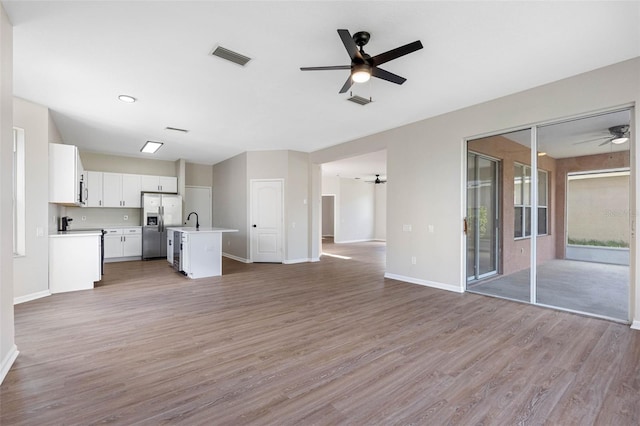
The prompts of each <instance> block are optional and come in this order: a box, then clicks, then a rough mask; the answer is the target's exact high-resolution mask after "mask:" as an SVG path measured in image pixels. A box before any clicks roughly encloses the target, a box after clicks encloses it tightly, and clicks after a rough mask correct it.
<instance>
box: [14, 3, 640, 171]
mask: <svg viewBox="0 0 640 426" xmlns="http://www.w3.org/2000/svg"><path fill="white" fill-rule="evenodd" d="M2 3H3V5H4V7H5V9H6V11H7V13H8V15H9V17H10V20H11V21H12V23H13V25H14V93H15V95H16V96H19V97H22V98H25V99H28V100H31V101H33V102H36V103H39V104H43V105H46V106H48V107H49V108H51V110H52V111H53V117H54V120H55V122H56V124H57V126H58V128H59V130H60V132H61V134H62V137H63V139H64V140H65V142H66V143H69V144H75V145H78V146H80V148H81V149H84V150H88V151H95V152H103V153H110V154H117V155H127V156H143V154H140V153H139V150H140V148H141V147H142V145H143V143H144V142H145V141H146V140H157V141H162V142H164V143H165V146H164V147H163V148H162V149H161V150H160V151H159V152H158V153H157V154H155V156H154V158H158V159H165V160H175V159H178V158H184V159H186V160H188V161H190V162H196V163H205V164H214V163H216V162H219V161H222V160H224V159H226V158H229V157H230V156H233V155H236V154H238V153H241V152H243V151H247V150H264V149H292V150H299V151H305V152H312V151H315V150H318V149H321V148H325V147H328V146H332V145H335V144H339V143H342V142H345V141H348V140H352V139H354V138H358V137H362V136H366V135H369V134H373V133H377V132H380V131H383V130H386V129H389V128H393V127H397V126H400V125H403V124H406V123H410V122H414V121H418V120H421V119H424V118H427V117H431V116H435V115H439V114H443V113H446V112H448V111H452V110H456V109H459V108H462V107H465V106H469V105H473V104H477V103H480V102H483V101H487V100H490V99H494V98H497V97H500V96H504V95H507V94H510V93H514V92H518V91H521V90H525V89H528V88H531V87H534V86H538V85H540V84H544V83H547V82H551V81H555V80H558V79H561V78H565V77H569V76H571V75H575V74H578V73H581V72H585V71H588V70H591V69H595V68H599V67H602V66H606V65H609V64H612V63H616V62H619V61H623V60H626V59H630V58H633V57H636V56H639V55H640V2H636V1H632V2H612V1H603V2H554V1H545V2H539V1H533V2H504V1H499V2H446V1H433V2H432V1H425V2H401V1H393V2H383V1H347V2H335V1H317V2H307V1H304V2H293V1H288V2H272V1H257V2H244V1H235V2H232V1H226V2H216V1H197V2H184V1H138V2H128V1H127V2H125V1H110V2H109V1H107V2H93V1H85V2H80V1H74V2H70V1H44V2H37V1H7V0H3V1H2ZM338 28H346V29H348V30H350V31H351V32H352V33H354V32H356V31H359V30H366V31H369V32H370V33H371V35H372V38H371V41H370V42H369V44H368V45H367V46H366V47H365V50H366V51H367V52H368V53H370V54H372V55H375V54H378V53H381V52H384V51H387V50H389V49H392V48H395V47H398V46H400V45H404V44H406V43H409V42H413V41H415V40H418V39H419V40H421V41H422V44H423V45H424V49H422V50H419V51H417V52H415V53H412V54H410V55H408V56H405V57H402V58H399V59H397V60H395V61H392V62H389V63H387V64H385V65H384V68H385V69H387V70H388V71H391V72H394V73H397V74H399V75H401V76H403V77H405V78H407V82H406V83H405V84H404V85H402V86H398V85H395V84H392V83H389V82H386V81H382V80H378V79H372V81H371V82H370V83H366V84H364V85H357V86H354V88H353V92H354V94H358V95H360V96H364V97H367V98H368V97H372V98H373V103H371V104H369V105H366V106H360V105H356V104H354V103H351V102H347V101H346V98H347V94H343V95H340V94H338V90H339V89H340V87H341V86H342V84H343V83H344V81H345V79H346V77H347V72H346V71H318V72H301V71H300V70H299V68H300V67H301V66H318V65H341V64H348V63H349V60H348V56H347V53H346V51H345V49H344V47H343V45H342V43H341V42H340V39H339V37H338V35H337V33H336V30H337V29H338ZM218 45H220V46H223V47H225V48H228V49H232V50H234V51H237V52H239V53H242V54H244V55H247V56H249V57H251V58H253V60H252V61H251V62H249V64H248V65H247V66H246V67H244V68H243V67H240V66H238V65H235V64H232V63H229V62H225V61H223V60H221V59H219V58H215V57H211V56H209V54H210V52H211V51H212V50H213V49H214V48H215V47H216V46H218ZM120 94H129V95H132V96H135V97H136V98H138V99H139V101H138V102H137V103H135V104H125V103H122V102H120V101H118V100H117V96H118V95H120ZM167 126H171V127H178V128H185V129H188V130H189V133H187V134H180V133H176V132H172V131H168V130H165V127H167Z"/></svg>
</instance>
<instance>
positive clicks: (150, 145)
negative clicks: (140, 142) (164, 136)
mask: <svg viewBox="0 0 640 426" xmlns="http://www.w3.org/2000/svg"><path fill="white" fill-rule="evenodd" d="M162 145H164V144H163V143H162V142H154V141H147V143H145V144H144V146H143V147H142V149H141V150H140V152H144V153H147V154H154V153H155V152H156V151H157V150H159V149H160V147H161V146H162Z"/></svg>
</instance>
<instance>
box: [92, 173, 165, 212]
mask: <svg viewBox="0 0 640 426" xmlns="http://www.w3.org/2000/svg"><path fill="white" fill-rule="evenodd" d="M82 184H83V185H84V194H83V197H84V198H83V202H84V204H83V205H84V206H86V207H124V208H139V207H141V205H140V198H141V197H140V193H141V192H171V193H177V192H178V178H177V177H174V176H148V175H136V174H129V173H110V172H95V171H85V172H84V181H83V182H82Z"/></svg>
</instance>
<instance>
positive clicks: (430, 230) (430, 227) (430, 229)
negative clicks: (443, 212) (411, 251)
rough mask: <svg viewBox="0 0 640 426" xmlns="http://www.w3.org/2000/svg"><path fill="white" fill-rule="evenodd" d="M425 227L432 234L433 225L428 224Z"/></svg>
mask: <svg viewBox="0 0 640 426" xmlns="http://www.w3.org/2000/svg"><path fill="white" fill-rule="evenodd" d="M427 229H428V231H429V233H430V234H433V225H429V226H428V227H427Z"/></svg>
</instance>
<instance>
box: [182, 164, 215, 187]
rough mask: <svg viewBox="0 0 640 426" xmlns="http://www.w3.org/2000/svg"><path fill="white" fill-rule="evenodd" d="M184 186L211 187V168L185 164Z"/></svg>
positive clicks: (203, 165)
mask: <svg viewBox="0 0 640 426" xmlns="http://www.w3.org/2000/svg"><path fill="white" fill-rule="evenodd" d="M185 185H187V186H209V187H211V186H213V166H209V165H205V164H194V163H187V164H186V170H185Z"/></svg>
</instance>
